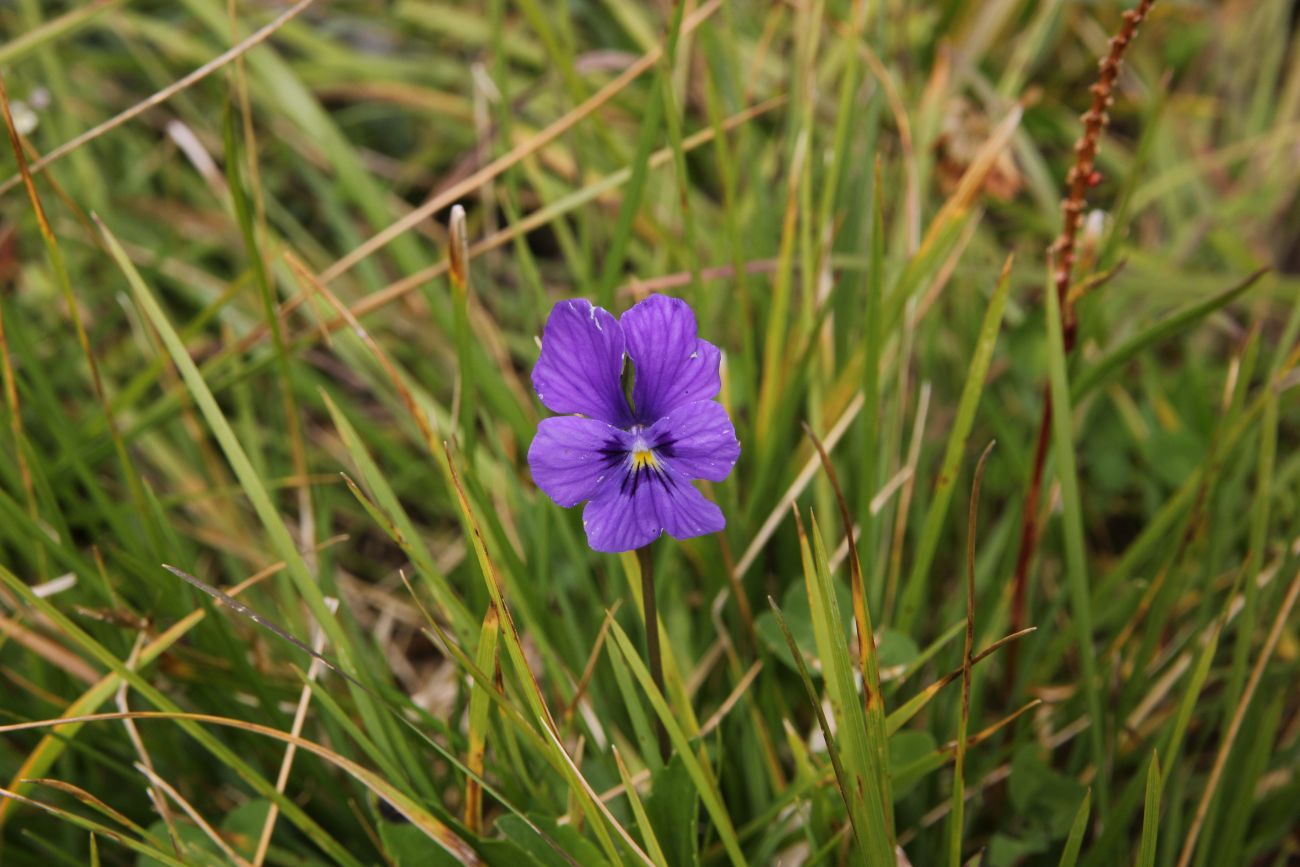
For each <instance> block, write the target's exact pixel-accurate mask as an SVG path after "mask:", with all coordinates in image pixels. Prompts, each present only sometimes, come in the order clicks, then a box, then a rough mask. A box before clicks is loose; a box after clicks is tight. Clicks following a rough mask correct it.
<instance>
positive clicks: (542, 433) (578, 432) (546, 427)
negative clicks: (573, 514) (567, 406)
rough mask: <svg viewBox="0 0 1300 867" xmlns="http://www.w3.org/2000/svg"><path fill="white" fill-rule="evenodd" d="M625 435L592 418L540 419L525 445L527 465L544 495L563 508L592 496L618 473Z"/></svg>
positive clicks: (622, 458) (624, 451) (622, 457)
mask: <svg viewBox="0 0 1300 867" xmlns="http://www.w3.org/2000/svg"><path fill="white" fill-rule="evenodd" d="M626 438H627V434H626V433H625V432H623V431H621V430H619V429H618V428H616V427H613V426H611V425H608V424H605V422H603V421H598V420H596V419H592V418H578V417H577V416H566V417H562V418H547V419H542V421H541V423H540V424H539V425H537V436H535V437H533V442H532V444H531V445H530V446H529V447H528V468H529V469H530V470H531V471H532V473H533V481H534V482H536V483H537V487H539V488H541V489H542V491H543V492H544V493H545V494H546V496H548V497H550V498H551V499H552V500H554V501H555V502H556V503H558V504H559V505H561V506H564V507H565V508H568V507H570V506H576V505H578V504H579V503H581V502H582V501H583V500H587V499H590V498H591V497H593V496H595V494H596V492H597V490H599V488H600V486H601V483H602V482H604V481H605V480H606V478H608V477H610V476H612V475H615V474H618V473H621V472H622V470H621V464H622V462H623V461H624V456H625V455H626V444H625V443H624V440H625V439H626Z"/></svg>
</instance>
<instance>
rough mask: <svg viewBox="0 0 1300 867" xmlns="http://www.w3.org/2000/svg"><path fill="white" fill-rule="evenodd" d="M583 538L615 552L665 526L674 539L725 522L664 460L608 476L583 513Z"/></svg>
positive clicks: (654, 535) (634, 545) (643, 540)
mask: <svg viewBox="0 0 1300 867" xmlns="http://www.w3.org/2000/svg"><path fill="white" fill-rule="evenodd" d="M582 524H583V527H584V528H585V529H586V531H587V542H588V544H590V545H591V547H592V548H594V549H595V550H597V551H608V552H611V553H618V552H621V551H631V550H633V549H635V548H640V547H642V546H644V545H649V544H650V543H651V542H653V541H654V540H655V539H657V538H659V535H660V534H661V533H663V532H664V531H665V530H667V531H668V534H669V535H670V536H672V537H673V538H675V539H690V538H692V537H694V536H703V535H705V534H706V533H716V532H718V531H719V530H721V529H723V528H724V527H725V526H726V525H727V521H726V519H725V518H724V517H723V515H722V510H721V509H719V508H718V506H717V505H716V504H715V503H712V502H710V501H709V500H707V499H705V497H704V495H703V494H701V493H700V492H699V491H697V490H696V489H695V487H694V486H693V485H691V483H690V481H688V480H687V479H686V478H685V477H684V476H682V475H681V474H680V473H678V472H677V471H676V470H675V469H674V468H673V465H672V464H670V463H669V462H668V461H667V460H664V459H660V461H659V464H658V468H657V469H653V470H652V469H650V468H648V467H642V468H641V469H640V470H630V469H629V470H626V471H625V472H624V473H623V474H622V476H621V477H620V478H607V479H606V480H605V481H604V482H603V483H602V484H601V486H600V489H599V491H598V492H597V493H596V494H595V496H593V497H592V499H591V502H589V503H587V507H586V508H585V509H584V510H583V512H582Z"/></svg>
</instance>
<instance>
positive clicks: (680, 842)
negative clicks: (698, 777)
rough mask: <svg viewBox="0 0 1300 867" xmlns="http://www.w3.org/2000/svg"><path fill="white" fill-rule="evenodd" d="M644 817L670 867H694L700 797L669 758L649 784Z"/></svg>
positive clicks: (680, 767) (678, 763) (678, 764)
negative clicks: (691, 866) (652, 827)
mask: <svg viewBox="0 0 1300 867" xmlns="http://www.w3.org/2000/svg"><path fill="white" fill-rule="evenodd" d="M645 809H646V813H647V814H648V815H649V816H650V821H651V823H652V824H653V825H654V828H655V836H656V837H658V838H659V843H660V845H661V846H663V850H664V855H665V856H666V857H667V859H668V863H669V864H670V865H672V867H677V865H679V864H680V865H682V867H688V865H698V864H699V863H700V853H699V850H698V846H699V840H700V831H699V828H700V796H699V792H697V791H696V790H695V785H694V784H693V783H692V782H691V775H690V772H688V771H687V770H686V764H685V763H684V762H683V761H682V760H681V758H679V757H677V756H673V758H672V761H670V762H669V763H668V765H667V767H664V768H662V769H660V770H659V771H658V772H657V773H656V774H655V775H654V777H653V779H652V780H651V781H650V796H649V797H648V798H646V799H645Z"/></svg>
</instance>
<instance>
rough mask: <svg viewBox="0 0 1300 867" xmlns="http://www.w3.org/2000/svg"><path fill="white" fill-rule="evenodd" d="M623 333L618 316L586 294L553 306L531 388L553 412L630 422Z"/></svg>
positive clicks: (618, 423)
mask: <svg viewBox="0 0 1300 867" xmlns="http://www.w3.org/2000/svg"><path fill="white" fill-rule="evenodd" d="M623 350H624V339H623V329H622V328H621V327H620V326H619V324H618V320H617V319H615V318H614V317H613V315H611V314H610V313H609V311H607V310H604V309H603V308H600V307H593V306H592V305H591V303H590V302H589V301H587V300H585V299H582V298H579V299H576V300H573V301H561V302H559V303H558V304H556V305H555V306H554V307H553V308H551V315H550V316H549V317H547V319H546V328H545V329H544V330H543V331H542V354H541V356H540V357H539V358H538V359H537V366H536V367H534V368H533V389H534V390H535V391H536V392H537V396H538V397H539V398H541V401H542V403H543V404H544V405H545V406H546V408H547V409H549V410H551V411H552V412H560V413H581V414H583V415H585V416H590V417H591V418H598V419H600V420H601V421H607V422H609V423H610V424H615V425H627V424H629V423H630V422H631V413H630V412H629V410H628V406H627V399H626V398H624V396H623V388H622V385H621V383H620V381H619V377H620V375H621V374H622V371H623Z"/></svg>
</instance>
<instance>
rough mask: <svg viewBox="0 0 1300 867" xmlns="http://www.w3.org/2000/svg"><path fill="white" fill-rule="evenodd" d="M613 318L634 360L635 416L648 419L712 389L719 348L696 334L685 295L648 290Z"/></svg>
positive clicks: (715, 382) (701, 397) (718, 381)
mask: <svg viewBox="0 0 1300 867" xmlns="http://www.w3.org/2000/svg"><path fill="white" fill-rule="evenodd" d="M619 322H620V323H621V324H622V326H623V333H624V334H625V335H626V337H627V354H628V355H629V356H631V358H632V361H633V362H634V363H635V365H636V383H635V385H633V387H632V402H633V403H634V404H636V415H637V417H638V418H639V419H641V420H642V421H644V422H652V421H654V420H655V419H657V418H659V417H660V416H662V415H665V414H666V413H668V412H669V411H671V410H672V409H674V408H675V407H678V406H681V405H682V404H684V403H691V402H692V401H697V400H708V399H709V398H711V397H714V396H715V395H717V393H718V390H719V389H720V388H721V387H722V381H721V379H720V378H719V376H718V364H719V362H720V361H721V358H722V353H720V352H719V351H718V348H717V347H716V346H714V345H713V344H712V343H709V342H708V341H707V340H700V339H699V338H698V337H696V334H695V313H694V312H693V311H692V310H691V306H690V305H689V304H687V303H686V302H685V301H683V300H681V299H680V298H670V297H668V296H666V295H651V296H650V297H649V298H646V299H645V300H644V301H642V302H640V303H639V304H636V305H634V306H633V307H632V308H630V309H629V310H628V311H627V312H626V313H624V314H623V316H622V318H621V319H620V320H619Z"/></svg>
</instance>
